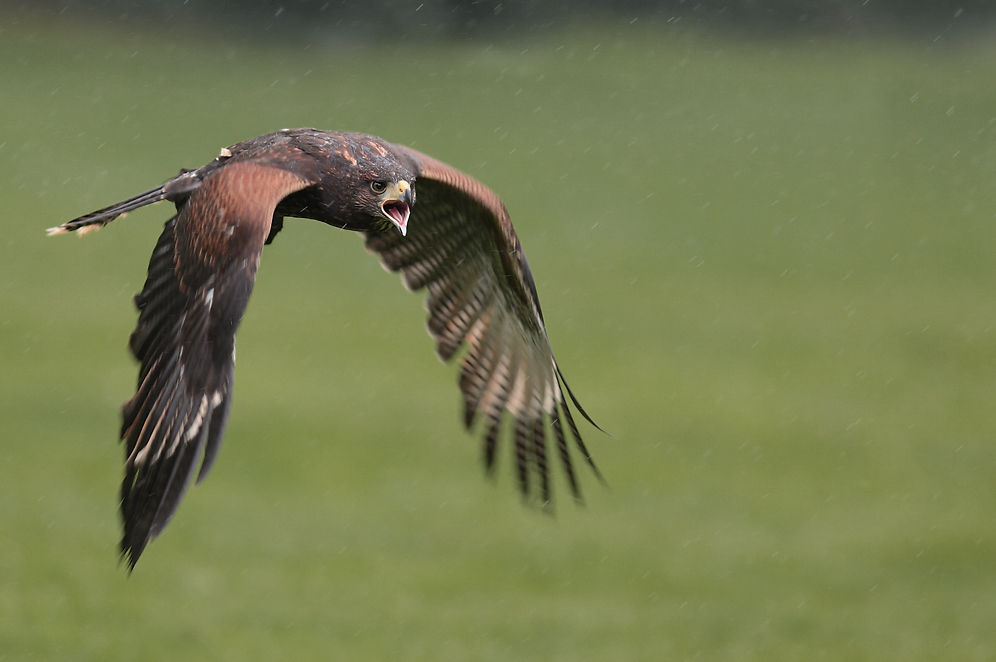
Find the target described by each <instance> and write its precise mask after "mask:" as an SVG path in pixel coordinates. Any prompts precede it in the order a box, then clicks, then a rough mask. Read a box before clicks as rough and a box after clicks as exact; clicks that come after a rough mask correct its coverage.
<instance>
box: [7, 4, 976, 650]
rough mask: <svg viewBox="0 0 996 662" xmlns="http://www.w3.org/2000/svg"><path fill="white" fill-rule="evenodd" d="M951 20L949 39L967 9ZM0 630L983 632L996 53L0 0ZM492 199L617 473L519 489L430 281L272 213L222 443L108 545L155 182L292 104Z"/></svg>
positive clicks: (924, 646)
mask: <svg viewBox="0 0 996 662" xmlns="http://www.w3.org/2000/svg"><path fill="white" fill-rule="evenodd" d="M942 43H943V42H942ZM0 62H2V63H3V64H2V68H0V201H2V208H0V209H2V211H0V660H4V661H8V660H35V659H43V660H116V659H142V660H178V659H205V660H208V659H210V660H221V659H231V660H256V659H258V660H272V659H320V658H323V659H354V660H399V659H402V660H421V659H425V660H468V659H479V660H527V659H537V660H608V659H618V660H664V659H674V660H682V659H692V658H696V659H723V660H779V659H793V660H794V659H807V660H808V659H838V660H863V659H867V660H927V659H952V660H986V659H992V657H993V656H994V655H996V634H994V628H993V627H992V624H993V623H994V622H996V559H994V553H996V494H994V481H993V478H994V463H996V453H994V449H993V444H992V437H993V433H992V431H993V429H994V422H996V421H994V419H996V410H994V407H993V402H994V400H996V333H994V331H993V328H994V325H996V306H994V304H993V296H992V292H993V282H992V281H993V277H994V275H996V267H994V239H996V223H994V217H996V188H994V186H993V183H994V176H996V149H994V148H996V58H994V51H993V47H992V46H991V45H990V44H982V43H969V42H962V43H961V44H959V45H957V46H951V45H947V46H943V45H938V44H932V43H931V42H930V41H929V40H927V41H924V42H919V41H903V40H899V39H894V40H890V39H888V38H876V39H871V38H864V39H863V38H850V39H845V38H831V37H812V38H806V39H788V38H784V39H777V38H772V39H763V40H738V39H735V38H733V37H729V36H723V35H721V34H716V33H712V34H710V33H707V32H696V31H692V30H689V31H682V30H677V29H672V30H670V31H668V30H664V29H649V28H643V27H640V23H636V24H630V23H628V22H627V21H618V24H616V22H612V21H606V22H605V24H603V25H601V26H600V27H597V28H596V27H587V28H583V27H582V28H574V29H571V30H565V31H561V32H559V33H551V34H547V35H546V36H542V37H517V38H514V39H504V40H499V41H496V42H495V43H490V42H488V41H486V40H485V41H475V42H466V43H456V42H454V43H450V44H445V45H438V44H437V45H432V44H424V45H421V46H417V47H416V46H412V47H404V46H391V45H388V44H377V45H366V46H364V45H360V44H347V45H343V46H342V47H341V48H336V47H334V46H331V47H330V46H328V45H325V46H321V47H319V46H314V47H312V46H310V45H309V44H307V43H306V42H305V41H302V42H300V43H291V44H288V43H285V44H283V45H280V44H264V43H259V42H256V41H253V40H248V39H247V40H238V39H225V38H220V37H217V38H215V37H212V36H211V35H209V34H206V33H205V34H204V35H201V36H200V37H199V38H197V37H193V36H189V35H187V36H176V35H171V34H170V33H168V32H167V31H165V30H164V31H163V32H161V33H159V32H155V31H151V30H141V31H136V30H130V29H128V28H127V27H124V26H123V27H118V28H115V27H113V26H106V25H99V24H91V25H79V24H77V25H76V26H75V27H74V26H73V25H71V24H70V23H69V22H67V21H63V22H59V21H51V22H32V21H29V20H19V19H11V18H10V17H6V18H3V19H2V21H0ZM294 126H316V127H319V128H325V129H346V130H356V131H365V132H370V133H375V134H377V135H380V136H382V137H384V138H386V139H388V140H392V141H395V142H400V143H405V144H409V145H412V146H414V147H416V148H417V149H420V150H422V151H424V152H426V153H429V154H431V155H433V156H435V157H437V158H439V159H440V160H443V161H445V162H448V163H450V164H452V165H454V166H456V167H458V168H461V169H463V170H465V171H466V172H468V173H470V174H471V175H473V176H475V177H477V178H479V179H480V180H481V181H483V182H485V183H486V184H487V185H489V186H490V187H492V188H493V189H494V190H495V191H497V192H498V193H499V195H501V196H502V198H503V200H504V201H505V203H506V205H507V206H508V208H509V211H510V213H511V215H512V219H513V222H514V223H515V226H516V229H517V231H518V233H519V236H520V238H521V239H522V243H523V245H524V247H525V249H526V252H527V254H528V256H529V259H530V263H531V265H532V268H533V272H534V275H535V277H536V282H537V287H538V290H539V293H540V297H541V299H542V302H543V308H544V312H545V315H546V319H547V324H548V328H549V332H550V337H551V342H552V345H553V348H554V351H555V352H556V354H557V357H558V360H559V362H560V364H561V366H562V368H563V371H564V374H565V375H566V376H567V378H568V379H569V380H570V383H571V385H572V387H573V389H574V391H575V392H576V393H577V394H578V396H579V398H580V399H581V401H582V403H583V404H584V405H585V406H586V408H587V409H588V411H589V412H590V413H591V414H592V416H594V417H595V420H596V421H598V422H599V423H600V424H601V425H602V426H604V427H605V428H606V429H607V430H609V431H610V432H611V433H612V434H613V437H611V438H610V437H607V436H605V435H602V434H600V433H598V432H597V431H596V430H594V429H592V428H591V427H590V426H587V425H585V426H583V427H582V432H583V433H584V435H585V437H586V440H587V442H588V444H589V447H590V448H591V450H592V451H593V453H594V455H595V458H596V460H597V462H598V463H599V466H600V468H601V470H602V472H603V473H604V474H605V476H606V478H607V481H608V487H602V486H601V485H600V484H599V483H598V482H597V481H596V480H595V479H594V478H593V477H592V476H591V474H590V472H586V471H583V472H582V474H581V476H582V482H583V487H584V491H585V494H586V504H587V505H586V506H585V507H583V508H576V507H575V506H574V505H573V504H572V503H571V501H570V499H569V498H568V497H567V493H566V490H565V486H564V481H563V480H562V476H561V475H558V476H557V482H556V488H557V496H558V497H559V498H558V500H557V508H556V515H555V516H554V517H548V516H546V515H544V514H542V513H540V512H537V511H535V510H534V509H530V508H525V507H523V505H522V504H521V503H520V499H519V497H518V496H517V494H516V491H515V485H514V480H513V477H512V475H511V471H509V461H508V460H509V453H508V450H509V449H508V448H507V446H506V447H504V448H503V451H504V453H503V454H502V463H501V466H500V470H499V474H498V477H497V480H496V481H495V483H496V484H495V485H491V484H489V483H488V482H487V481H486V480H485V479H484V478H483V471H482V469H481V467H480V448H479V442H478V440H477V439H476V438H475V437H472V436H468V435H467V434H465V433H464V431H463V430H462V426H461V424H460V422H459V419H460V417H459V412H460V398H459V395H458V393H457V389H456V387H455V381H456V369H455V367H454V366H443V365H441V364H440V363H439V362H438V360H437V359H436V358H435V357H434V354H433V351H432V342H431V340H430V338H429V337H428V336H427V334H426V333H425V330H424V311H423V308H422V304H421V300H420V297H419V296H413V295H411V294H409V293H407V292H406V291H405V290H404V289H403V288H402V287H401V285H400V284H399V283H398V279H397V277H395V276H391V275H388V274H385V273H384V272H383V271H382V270H381V268H380V266H379V265H378V263H377V260H376V259H375V258H374V257H373V256H370V255H368V254H366V253H365V251H364V250H363V248H362V242H361V239H360V238H359V237H356V236H352V235H348V234H346V233H343V232H340V231H337V230H332V229H329V228H327V227H324V226H321V225H320V224H317V223H314V222H310V221H298V220H289V221H288V222H287V227H286V229H285V231H284V232H283V233H281V235H280V236H279V238H278V239H277V241H276V242H275V243H274V244H273V245H272V246H271V247H269V248H267V249H266V251H265V252H264V255H263V261H262V266H261V269H260V272H259V277H258V281H257V286H256V290H255V293H254V295H253V300H252V302H251V305H250V306H249V310H248V312H247V315H246V318H245V320H244V323H243V326H242V328H241V330H240V333H239V364H238V370H237V373H236V374H237V377H236V390H235V401H234V403H235V404H234V411H233V415H232V420H231V424H230V427H229V430H228V434H227V437H226V442H225V445H224V447H223V449H222V452H221V455H220V457H219V460H218V463H217V464H216V466H215V468H214V470H213V472H212V474H211V476H210V477H209V479H208V480H207V481H205V482H204V483H203V484H201V485H200V486H198V487H196V488H195V489H193V490H192V491H191V492H190V493H189V494H188V495H187V497H186V499H185V501H184V503H183V505H182V506H181V508H180V510H179V512H178V515H177V517H176V518H175V519H174V521H173V522H172V523H171V524H170V526H169V527H168V529H167V530H166V531H165V533H164V534H163V535H162V537H161V538H159V539H158V540H156V541H155V542H154V543H152V544H151V545H150V547H149V548H148V549H147V550H146V552H145V555H144V556H143V557H142V559H141V562H140V563H139V565H138V567H137V568H136V570H135V572H134V573H133V574H132V575H131V576H129V575H128V573H127V572H126V571H125V570H124V568H123V567H121V566H119V565H118V563H117V558H116V545H117V541H118V537H119V525H118V520H117V514H116V506H117V503H116V499H117V489H118V483H119V480H120V477H121V473H122V469H121V462H122V451H121V449H120V448H119V446H118V445H117V443H116V432H117V427H118V408H119V406H120V404H121V402H123V401H124V400H126V399H127V398H129V397H130V396H131V393H132V390H133V388H134V380H135V375H136V367H135V365H134V364H133V363H132V362H131V360H130V358H129V356H128V354H127V352H126V349H125V344H126V341H127V337H128V334H129V333H130V331H131V328H132V326H133V324H134V321H135V313H134V310H133V308H132V304H131V296H132V295H133V294H134V293H135V292H136V291H137V290H138V289H139V288H140V287H141V284H142V282H143V281H144V277H145V274H144V271H145V267H146V265H147V262H148V257H149V254H150V253H151V249H152V247H153V245H154V242H155V239H156V237H157V236H158V234H159V232H160V230H161V224H162V222H164V221H165V220H166V218H168V216H169V214H170V209H169V208H167V207H166V206H165V205H162V206H157V207H152V208H149V209H144V210H141V211H138V212H135V213H133V214H131V215H130V216H129V217H128V218H127V219H126V220H121V221H118V222H115V223H114V224H112V225H111V226H108V227H107V228H105V229H104V230H103V231H101V232H99V233H96V234H91V235H88V236H86V237H84V238H82V239H77V238H75V237H57V238H51V239H49V238H46V237H45V233H44V230H45V228H47V227H50V226H53V225H57V224H59V223H61V222H63V221H66V220H69V219H71V218H74V217H76V216H78V215H80V214H83V213H85V212H88V211H91V210H92V209H95V208H97V207H101V206H104V205H106V204H110V203H112V202H115V201H117V200H119V199H122V198H125V197H127V196H130V195H132V194H134V193H136V192H138V191H141V190H145V189H146V188H149V187H150V186H152V185H155V184H156V183H159V182H161V181H163V180H164V179H166V178H168V177H170V176H172V175H173V174H175V173H176V171H177V170H178V169H179V168H180V167H196V166H198V165H201V164H202V163H204V162H206V161H208V160H210V159H211V158H213V157H214V156H215V155H216V154H217V153H218V150H219V148H221V147H222V146H225V145H229V144H232V143H234V142H237V141H240V140H243V139H246V138H249V137H252V136H255V135H257V134H261V133H265V132H269V131H273V130H276V129H279V128H282V127H294Z"/></svg>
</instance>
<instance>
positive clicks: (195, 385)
mask: <svg viewBox="0 0 996 662" xmlns="http://www.w3.org/2000/svg"><path fill="white" fill-rule="evenodd" d="M402 181H403V182H406V186H408V185H411V186H414V187H415V189H416V190H417V204H414V205H413V206H412V208H411V216H410V218H409V220H408V225H407V230H408V234H407V236H403V235H402V234H401V233H400V232H398V231H397V229H395V227H394V225H393V224H392V221H391V219H390V218H389V217H388V216H387V215H386V212H385V211H384V208H383V207H380V206H379V205H380V204H382V203H381V202H380V201H379V200H381V199H379V198H375V197H374V196H373V193H372V184H371V183H373V182H377V183H379V182H392V183H394V184H395V185H398V183H399V182H402ZM382 190H383V189H382ZM397 191H398V193H397V195H399V196H400V195H402V194H401V191H402V189H401V188H400V187H399V188H397ZM405 195H406V196H408V197H406V198H405V200H407V202H406V203H405V204H412V203H413V202H415V201H414V200H413V198H412V197H411V191H408V192H407V193H405ZM159 201H169V202H172V203H173V204H174V205H176V209H177V213H176V215H175V216H174V217H173V218H171V219H170V220H169V221H168V222H167V223H166V225H165V227H164V229H163V232H162V235H161V236H160V238H159V241H158V243H157V245H156V248H155V250H154V251H153V253H152V257H151V259H150V261H149V269H148V278H147V279H146V282H145V286H144V288H143V289H142V291H141V292H140V293H139V294H138V295H136V297H135V304H136V306H137V307H138V309H139V319H138V324H137V326H136V328H135V330H134V332H133V333H132V335H131V339H130V342H129V347H130V349H131V351H132V353H133V354H134V356H135V358H136V359H138V361H139V362H140V363H141V367H140V369H139V376H138V385H137V388H136V391H135V395H134V397H133V398H132V399H131V400H130V401H128V402H127V403H125V405H124V406H123V408H122V427H121V437H122V439H123V440H124V441H125V446H126V448H125V450H126V461H125V478H124V481H123V483H122V487H121V513H122V518H123V520H124V536H123V539H122V542H121V551H122V554H123V556H124V557H125V559H126V560H127V563H128V564H129V566H131V567H134V565H135V563H136V562H137V561H138V558H139V556H140V555H141V554H142V551H143V550H144V548H145V546H146V545H147V544H148V542H149V541H150V540H151V539H152V538H154V537H155V536H156V535H158V534H159V533H160V532H161V531H162V530H163V527H165V526H166V524H167V523H168V522H169V519H170V518H171V517H172V515H173V513H174V512H175V511H176V508H177V506H178V504H179V502H180V500H181V499H182V498H183V494H184V492H185V490H186V489H187V487H188V486H189V484H190V483H191V481H192V480H193V479H194V475H195V472H196V471H197V466H198V462H199V463H200V471H199V473H198V474H197V479H198V480H200V479H202V478H204V476H205V475H206V474H207V472H208V471H209V470H210V468H211V465H212V463H213V462H214V459H215V458H216V457H217V453H218V449H219V447H220V444H221V440H222V437H223V436H224V432H225V426H226V423H227V421H228V416H229V412H230V408H231V391H232V380H233V377H234V365H235V354H234V352H235V333H236V330H237V329H238V326H239V323H240V321H241V319H242V316H243V313H244V311H245V308H246V305H247V303H248V300H249V296H250V294H251V292H252V288H253V283H254V281H255V276H256V270H257V267H258V265H259V259H260V254H261V251H262V248H263V246H264V244H268V243H270V242H271V241H272V240H273V238H274V236H275V235H276V234H277V233H278V232H279V231H280V230H281V228H282V227H283V219H284V217H285V216H299V217H304V218H312V219H316V220H319V221H322V222H324V223H327V224H329V225H333V226H336V227H340V228H344V229H349V230H354V231H360V232H364V233H366V244H367V247H368V248H369V249H370V250H372V251H375V252H377V253H379V254H380V258H381V261H382V263H383V264H384V266H385V267H386V268H387V269H388V270H391V271H400V272H401V274H402V278H403V281H404V283H405V285H406V286H407V287H408V288H409V289H412V290H421V289H426V290H427V291H428V296H427V299H426V309H427V310H428V313H429V318H428V321H427V327H428V330H429V333H430V334H431V335H432V337H433V338H435V340H436V343H437V344H436V352H437V354H438V356H439V357H440V359H442V360H443V361H449V360H451V359H452V357H453V356H454V355H455V354H456V352H457V351H458V350H459V349H460V348H461V347H462V346H466V348H467V351H466V353H465V355H464V358H463V365H462V368H461V371H460V377H459V386H460V391H461V393H462V394H463V398H464V419H465V424H466V426H467V427H468V428H470V427H471V426H472V425H474V422H475V420H476V419H483V422H482V426H483V428H484V429H485V430H486V432H485V435H484V443H483V456H484V464H485V467H486V468H487V471H488V472H489V474H490V473H491V472H493V470H494V467H495V458H496V454H497V449H498V446H499V445H500V439H501V436H502V435H501V433H502V428H503V421H507V420H508V419H511V423H510V425H507V426H505V427H509V428H510V431H509V436H510V437H511V439H512V441H511V443H510V447H511V450H512V451H513V455H514V458H515V465H516V475H517V478H518V482H519V485H520V489H521V490H522V493H523V494H524V495H526V496H527V497H528V496H529V495H530V493H531V486H532V484H533V482H532V481H531V479H530V475H531V474H533V473H535V475H536V477H537V479H538V480H537V483H538V497H539V500H540V502H541V503H543V504H546V503H548V502H549V500H550V498H551V488H550V475H549V474H550V468H549V461H548V456H549V454H548V452H547V446H546V443H547V438H548V435H547V434H546V426H547V425H549V426H550V427H551V428H552V430H553V438H554V439H555V440H556V444H557V453H558V455H559V457H560V463H561V464H562V465H563V467H564V470H565V473H566V476H567V482H568V485H569V487H570V490H571V493H572V494H573V495H574V496H575V497H576V498H580V490H579V487H578V483H577V479H576V476H575V473H574V469H573V466H572V463H571V453H570V448H569V446H570V444H569V442H568V438H567V437H568V435H567V434H565V430H564V421H565V419H566V423H567V428H568V429H569V430H570V437H571V439H573V442H574V445H576V446H577V448H578V449H579V450H580V451H581V453H582V455H583V456H584V457H585V460H586V461H587V462H588V464H589V465H590V466H591V467H592V469H593V470H595V473H596V475H598V471H597V469H595V465H594V463H593V462H592V459H591V456H590V454H589V453H588V450H587V449H586V448H585V446H584V443H583V442H582V441H581V436H580V434H579V433H578V430H577V426H576V425H575V423H574V420H573V419H572V417H571V413H570V410H569V408H568V405H567V402H566V400H565V392H566V396H567V397H569V398H570V399H571V401H572V402H573V403H574V405H575V406H576V407H577V409H578V411H579V412H580V413H581V414H582V416H584V417H585V418H586V419H587V420H589V421H591V419H590V418H589V417H588V415H587V414H586V413H585V411H584V409H582V408H581V407H580V405H578V402H577V400H576V399H575V398H574V395H573V394H572V393H571V391H570V388H569V387H568V386H567V383H566V382H565V381H563V376H562V375H561V374H560V370H559V368H558V366H557V363H556V361H555V360H554V358H553V354H552V352H551V350H550V345H549V342H548V340H547V336H546V328H545V325H544V322H543V314H542V311H541V309H540V304H539V298H538V296H537V294H536V286H535V283H534V282H533V278H532V274H531V273H530V271H529V265H528V263H527V262H526V258H525V255H524V254H523V252H522V247H521V245H520V244H519V240H518V238H517V237H516V235H515V231H514V230H513V229H512V224H511V222H510V221H509V217H508V212H507V211H506V209H505V206H504V205H503V204H502V202H501V200H500V199H499V198H498V196H497V195H495V193H494V192H493V191H491V190H490V189H488V188H487V187H486V186H484V185H483V184H481V183H480V182H478V181H477V180H475V179H473V178H472V177H469V176H467V175H465V174H463V173H461V172H459V171H457V170H455V169H453V168H451V167H449V166H447V165H445V164H443V163H440V162H439V161H436V160H435V159H432V158H430V157H428V156H425V155H424V154H421V153H419V152H416V151H414V150H411V149H409V148H406V147H402V146H400V145H392V144H390V143H387V142H385V141H383V140H381V139H380V138H376V137H374V136H367V135H363V134H358V133H335V132H325V131H317V130H315V129H293V130H283V131H278V132H276V133H271V134H267V135H264V136H259V137H257V138H253V139H251V140H247V141H245V142H242V143H238V144H237V145H232V146H231V147H228V148H225V149H223V150H221V154H220V155H219V156H218V158H216V159H214V160H212V161H211V162H209V163H207V164H206V165H204V166H202V167H200V168H197V169H195V170H181V171H180V174H179V175H177V176H176V177H173V178H172V179H170V180H169V181H167V182H165V183H164V184H163V185H161V186H158V187H155V188H153V189H150V190H148V191H146V192H145V193H142V194H140V195H138V196H135V197H133V198H129V199H127V200H125V201H123V202H120V203H118V204H116V205H111V206H109V207H105V208H103V209H100V210H98V211H96V212H93V213H91V214H87V215H86V216H81V217H79V218H77V219H74V220H73V221H70V222H68V223H65V224H63V225H62V226H59V227H57V228H53V229H52V230H50V233H51V234H59V233H65V232H71V231H76V230H80V231H84V230H87V229H92V228H96V227H100V226H102V225H105V224H106V223H108V222H110V221H112V220H114V219H115V218H117V217H119V216H121V215H123V214H125V213H126V212H129V211H131V210H134V209H138V208H139V207H142V206H145V205H148V204H153V203H155V202H159ZM390 202H392V204H393V203H395V202H398V201H397V200H393V199H392V200H391V201H390ZM383 204H386V202H385V203H383Z"/></svg>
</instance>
